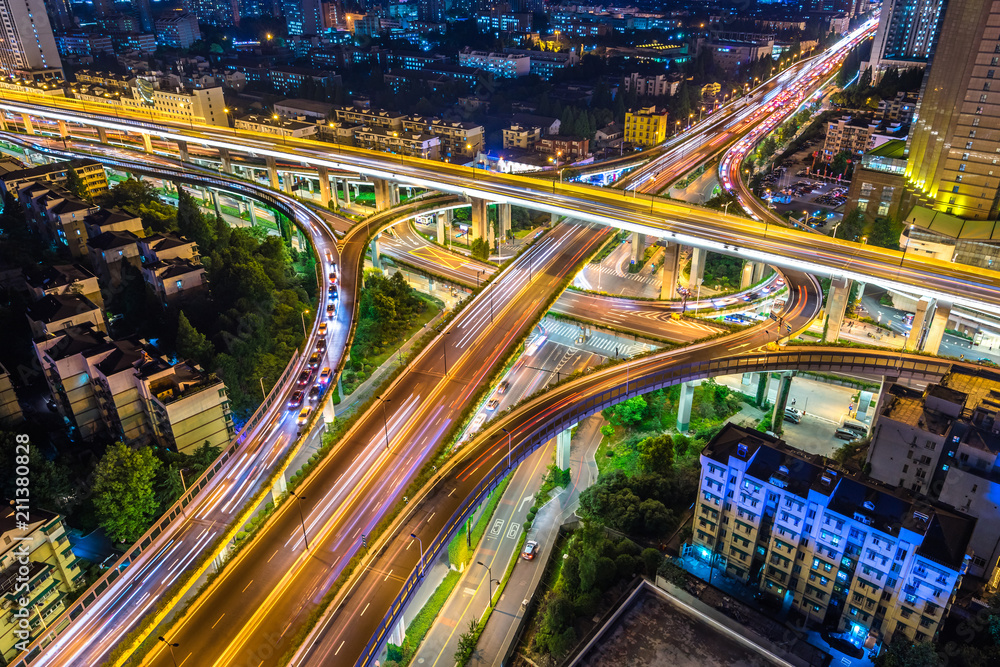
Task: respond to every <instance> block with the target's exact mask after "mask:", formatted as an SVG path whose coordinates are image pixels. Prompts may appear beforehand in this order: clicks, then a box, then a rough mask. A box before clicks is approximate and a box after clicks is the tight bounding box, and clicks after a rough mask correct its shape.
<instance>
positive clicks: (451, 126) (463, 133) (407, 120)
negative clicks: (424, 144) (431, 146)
mask: <svg viewBox="0 0 1000 667" xmlns="http://www.w3.org/2000/svg"><path fill="white" fill-rule="evenodd" d="M403 129H404V130H406V131H407V132H413V133H416V134H430V135H432V136H435V137H437V138H438V139H440V140H441V155H442V156H444V157H466V158H472V157H475V156H476V155H478V154H479V151H481V150H482V149H483V146H484V145H485V130H484V129H483V126H482V125H479V124H477V123H464V122H453V121H447V120H441V119H440V118H434V117H428V116H406V117H404V118H403Z"/></svg>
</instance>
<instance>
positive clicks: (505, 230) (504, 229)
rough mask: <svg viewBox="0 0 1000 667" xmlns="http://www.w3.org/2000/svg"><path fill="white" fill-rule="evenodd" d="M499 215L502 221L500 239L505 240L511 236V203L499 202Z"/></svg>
mask: <svg viewBox="0 0 1000 667" xmlns="http://www.w3.org/2000/svg"><path fill="white" fill-rule="evenodd" d="M497 217H498V219H499V221H500V240H501V242H503V241H506V240H507V238H508V237H509V236H510V204H497Z"/></svg>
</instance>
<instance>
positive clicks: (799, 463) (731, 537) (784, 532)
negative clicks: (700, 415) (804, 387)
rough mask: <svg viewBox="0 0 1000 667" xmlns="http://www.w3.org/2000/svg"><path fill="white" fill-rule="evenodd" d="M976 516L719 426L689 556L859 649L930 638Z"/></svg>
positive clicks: (707, 459) (962, 566) (706, 462)
mask: <svg viewBox="0 0 1000 667" xmlns="http://www.w3.org/2000/svg"><path fill="white" fill-rule="evenodd" d="M975 526H976V519H974V518H972V517H969V516H966V515H964V514H961V513H959V512H956V511H953V510H952V509H950V508H948V507H946V506H944V505H942V504H939V503H935V502H932V501H929V500H925V499H922V498H919V497H917V496H915V495H913V494H912V493H911V492H909V491H906V490H903V489H897V488H894V487H891V486H889V485H886V484H880V483H879V482H876V481H875V480H873V479H870V478H868V477H866V476H865V475H863V474H852V473H848V472H846V471H844V470H840V469H837V468H835V467H832V462H831V461H829V460H828V459H824V458H823V457H820V456H816V455H814V454H807V453H805V452H802V451H799V450H797V449H793V448H792V447H789V446H787V445H786V444H785V443H784V442H782V441H781V440H778V439H777V438H775V437H773V436H770V435H767V434H764V433H759V432H757V431H751V430H747V429H744V428H742V427H739V426H735V425H733V424H727V425H726V426H725V427H724V428H723V429H722V431H721V432H720V433H719V434H718V435H717V436H716V437H715V438H714V439H713V440H712V441H711V442H710V443H709V444H708V445H707V446H706V447H705V449H704V451H702V453H701V486H700V494H699V496H698V500H697V501H696V506H695V515H694V533H693V535H692V536H691V541H692V544H691V546H690V547H687V549H686V551H687V553H688V554H689V555H693V556H695V557H698V558H701V559H703V560H706V561H708V562H709V563H710V565H711V566H712V568H713V570H714V569H715V568H718V569H719V570H721V571H724V572H726V573H727V574H728V575H729V576H731V577H734V578H736V579H739V580H741V581H743V582H744V583H746V584H749V585H752V586H755V587H757V588H759V589H760V591H761V593H762V594H764V595H768V596H772V597H773V598H776V599H777V600H780V601H782V602H783V603H784V604H788V605H789V606H790V608H791V609H794V610H795V611H796V612H797V613H798V614H800V615H801V616H802V617H804V618H806V619H808V621H809V622H810V623H812V624H820V623H824V624H826V625H828V626H836V627H837V628H838V629H839V631H840V632H844V633H848V637H849V640H850V641H851V642H853V643H855V644H856V645H858V646H867V647H873V646H874V645H875V644H877V643H879V642H881V643H883V644H885V643H888V642H889V641H891V640H892V638H893V637H899V636H902V637H905V638H906V639H908V640H909V641H915V642H927V641H931V640H932V639H933V638H934V637H935V636H936V635H937V631H938V629H939V628H940V626H941V622H942V620H943V619H944V617H945V616H946V615H947V612H948V607H949V606H950V605H951V603H952V601H953V600H954V594H955V592H956V591H957V590H958V588H959V585H960V583H961V580H962V576H963V575H964V574H965V572H966V570H967V568H968V566H969V561H970V555H969V554H970V552H971V548H970V538H971V535H972V533H973V530H974V529H975Z"/></svg>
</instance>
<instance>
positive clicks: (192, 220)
mask: <svg viewBox="0 0 1000 667" xmlns="http://www.w3.org/2000/svg"><path fill="white" fill-rule="evenodd" d="M212 227H213V226H212V225H211V224H209V222H208V220H206V219H205V214H204V213H202V212H201V207H200V206H199V205H198V203H197V202H196V201H195V199H194V197H192V196H191V195H189V194H188V193H187V191H186V190H184V188H179V189H178V190H177V230H178V231H179V232H180V233H181V234H183V235H184V236H186V237H187V238H189V239H191V240H192V241H194V242H195V243H197V244H198V247H199V248H200V249H201V250H202V252H206V251H207V250H209V249H210V248H212V247H214V244H215V230H214V229H213V228H212Z"/></svg>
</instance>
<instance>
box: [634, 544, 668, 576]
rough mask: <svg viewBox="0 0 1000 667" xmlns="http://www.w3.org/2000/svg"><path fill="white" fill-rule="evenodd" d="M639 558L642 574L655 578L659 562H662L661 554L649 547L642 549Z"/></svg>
mask: <svg viewBox="0 0 1000 667" xmlns="http://www.w3.org/2000/svg"><path fill="white" fill-rule="evenodd" d="M639 557H640V558H641V559H642V565H643V572H645V573H646V576H647V577H653V578H655V577H656V570H657V569H659V567H660V562H661V561H662V560H663V554H661V553H660V552H659V551H657V550H656V549H653V548H652V547H649V548H647V549H643V550H642V553H641V554H640V555H639Z"/></svg>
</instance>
